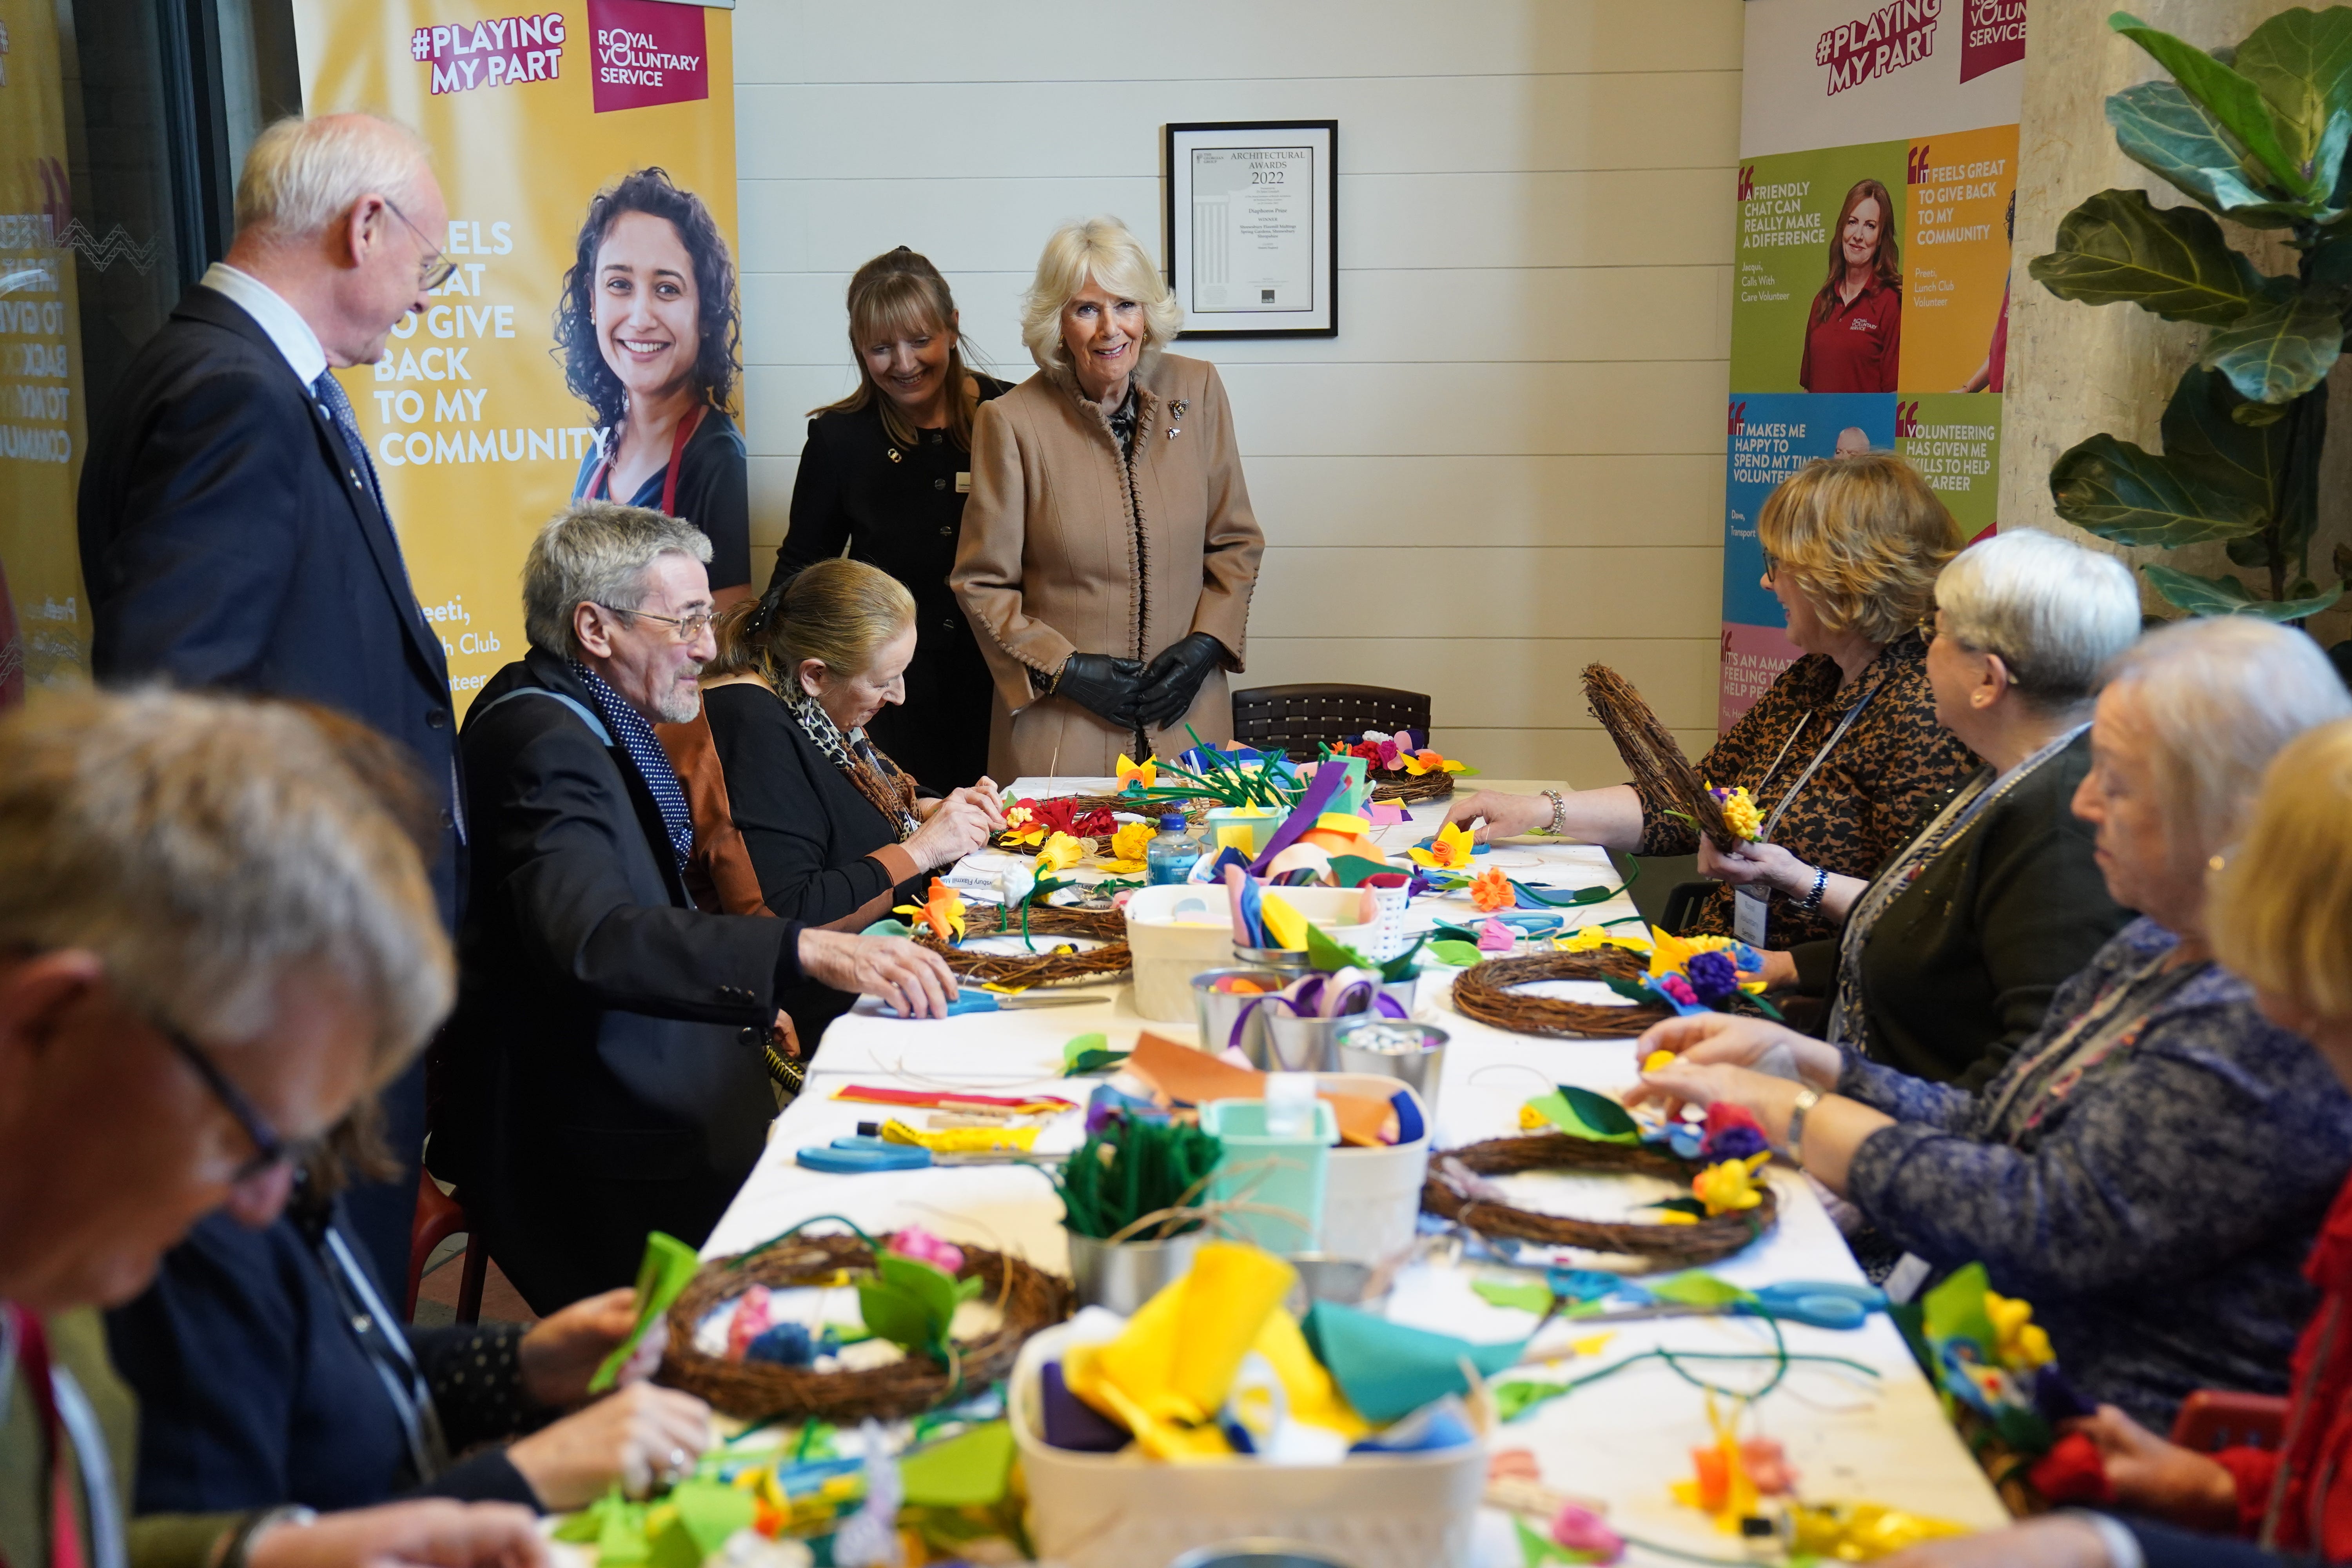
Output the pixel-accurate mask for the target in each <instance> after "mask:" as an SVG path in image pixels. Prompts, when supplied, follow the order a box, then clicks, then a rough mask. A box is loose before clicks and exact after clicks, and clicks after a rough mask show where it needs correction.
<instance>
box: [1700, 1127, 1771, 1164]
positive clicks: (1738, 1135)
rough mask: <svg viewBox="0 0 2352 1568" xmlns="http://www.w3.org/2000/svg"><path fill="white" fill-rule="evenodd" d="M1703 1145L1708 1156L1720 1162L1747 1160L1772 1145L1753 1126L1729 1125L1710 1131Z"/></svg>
mask: <svg viewBox="0 0 2352 1568" xmlns="http://www.w3.org/2000/svg"><path fill="white" fill-rule="evenodd" d="M1701 1147H1702V1149H1703V1151H1704V1152H1705V1156H1706V1158H1707V1159H1709V1160H1714V1161H1717V1162H1720V1161H1724V1160H1745V1159H1748V1158H1749V1157H1751V1156H1753V1155H1757V1154H1761V1153H1762V1152H1764V1151H1765V1150H1767V1149H1769V1148H1770V1147H1771V1145H1770V1144H1769V1143H1767V1142H1764V1134H1762V1133H1761V1132H1759V1131H1756V1129H1754V1128H1753V1127H1727V1128H1725V1129H1724V1130H1723V1131H1720V1132H1711V1133H1709V1134H1708V1135H1707V1138H1706V1142H1705V1143H1704V1144H1703V1145H1702V1146H1701Z"/></svg>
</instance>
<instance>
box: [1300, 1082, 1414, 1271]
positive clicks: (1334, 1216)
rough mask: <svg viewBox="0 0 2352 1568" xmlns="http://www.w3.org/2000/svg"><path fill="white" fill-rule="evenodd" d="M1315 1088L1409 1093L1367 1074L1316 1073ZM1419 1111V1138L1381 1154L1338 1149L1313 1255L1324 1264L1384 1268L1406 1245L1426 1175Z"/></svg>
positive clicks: (1336, 1091)
mask: <svg viewBox="0 0 2352 1568" xmlns="http://www.w3.org/2000/svg"><path fill="white" fill-rule="evenodd" d="M1315 1087H1316V1088H1318V1089H1321V1090H1323V1091H1324V1092H1325V1093H1327V1094H1360V1095H1371V1096H1377V1097H1378V1098H1380V1099H1381V1100H1391V1099H1393V1098H1395V1096H1396V1094H1397V1091H1398V1090H1400V1089H1402V1090H1403V1091H1404V1092H1405V1093H1407V1094H1412V1089H1411V1088H1409V1087H1408V1086H1407V1085H1405V1084H1403V1083H1401V1082H1399V1081H1398V1080H1397V1079H1392V1078H1377V1077H1374V1076H1373V1075H1371V1074H1370V1073H1344V1072H1322V1073H1317V1074H1316V1075H1315ZM1420 1100H1421V1097H1420V1096H1418V1095H1414V1096H1413V1103H1414V1105H1415V1107H1416V1108H1417V1109H1418V1110H1420V1111H1421V1123H1422V1132H1421V1136H1420V1137H1419V1138H1417V1139H1415V1140H1413V1141H1412V1142H1410V1143H1396V1144H1391V1145H1389V1146H1388V1147H1386V1148H1381V1149H1350V1148H1339V1149H1334V1150H1332V1151H1331V1158H1330V1161H1329V1163H1328V1168H1327V1170H1326V1172H1325V1174H1324V1177H1323V1231H1322V1236H1321V1237H1320V1239H1318V1241H1317V1243H1316V1250H1317V1251H1318V1252H1320V1253H1322V1254H1323V1255H1324V1256H1325V1257H1327V1258H1352V1259H1354V1260H1355V1261H1356V1262H1359V1263H1371V1264H1379V1263H1383V1262H1386V1261H1387V1260H1388V1259H1389V1258H1393V1257H1394V1256H1396V1255H1397V1254H1398V1253H1400V1252H1402V1251H1403V1250H1404V1249H1405V1248H1406V1247H1410V1246H1412V1239H1413V1227H1414V1226H1415V1224H1416V1223H1417V1219H1418V1216H1419V1215H1420V1213H1421V1187H1422V1182H1423V1179H1424V1178H1425V1177H1426V1176H1427V1175H1428V1174H1429V1132H1430V1127H1429V1109H1428V1107H1426V1106H1423V1105H1422V1104H1421V1103H1420Z"/></svg>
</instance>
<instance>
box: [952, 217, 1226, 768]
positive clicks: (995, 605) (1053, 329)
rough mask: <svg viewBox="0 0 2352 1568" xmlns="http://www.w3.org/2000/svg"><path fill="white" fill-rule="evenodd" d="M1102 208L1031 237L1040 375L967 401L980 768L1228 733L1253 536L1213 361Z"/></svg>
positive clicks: (1107, 763)
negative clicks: (988, 684) (1181, 353)
mask: <svg viewBox="0 0 2352 1568" xmlns="http://www.w3.org/2000/svg"><path fill="white" fill-rule="evenodd" d="M1183 319H1184V313H1183V310H1182V308H1181V307H1180V306H1179V305H1178V304H1177V303H1176V301H1175V300H1174V298H1173V297H1171V295H1170V293H1169V291H1168V288H1167V285H1166V284H1165V283H1164V282H1163V281H1162V280H1161V279H1160V273H1159V270H1158V268H1155V267H1153V265H1152V264H1151V259H1150V257H1148V256H1147V255H1145V254H1144V250H1143V247H1142V246H1140V245H1139V244H1138V243H1137V242H1136V238H1135V237H1134V236H1133V235H1131V234H1129V232H1128V231H1127V229H1126V228H1125V227H1124V226H1121V225H1120V224H1119V223H1118V220H1117V219H1115V218H1093V219H1090V220H1088V221H1087V222H1085V223H1079V224H1072V225H1070V226H1067V227H1066V228H1063V229H1061V230H1060V231H1058V232H1057V233H1056V234H1055V236H1054V237H1053V238H1052V239H1050V240H1048V241H1047V242H1046V244H1045V255H1044V256H1043V257H1042V258H1039V260H1038V263H1037V277H1036V281H1035V282H1034V284H1033V285H1032V286H1031V288H1030V290H1029V294H1028V297H1027V299H1026V300H1025V301H1024V310H1023V317H1022V336H1023V338H1024V340H1025V341H1026V342H1027V343H1028V345H1029V353H1030V354H1031V356H1032V357H1033V358H1034V359H1035V360H1036V362H1037V367H1038V374H1035V375H1034V376H1032V377H1030V378H1029V380H1027V381H1025V382H1024V383H1022V384H1020V385H1019V386H1017V387H1014V388H1013V390H1012V391H1011V392H1008V393H1006V394H1005V395H1003V396H1002V397H999V398H996V399H994V400H993V401H992V402H989V403H984V404H982V405H981V407H980V411H979V417H978V420H977V422H976V423H975V424H974V426H973V428H972V444H971V501H970V503H969V504H968V505H967V506H966V507H965V509H964V521H963V539H962V542H961V547H960V548H959V549H958V550H957V552H956V564H955V572H954V574H953V575H952V576H951V577H950V579H949V581H950V583H951V584H953V586H954V588H955V592H956V597H957V598H958V599H959V600H960V601H961V603H962V605H963V607H964V612H965V614H966V616H969V617H970V619H971V625H972V626H973V628H974V629H975V630H976V631H978V632H980V633H981V637H980V645H981V652H982V655H983V656H984V657H985V658H987V660H988V666H989V672H990V674H991V675H992V677H993V678H994V683H995V697H994V700H993V702H992V717H991V722H990V727H989V746H988V757H989V771H990V773H992V774H993V775H995V776H996V777H998V778H1001V779H1013V778H1019V777H1023V776H1039V775H1045V774H1063V775H1076V776H1095V775H1106V774H1108V773H1111V772H1112V768H1113V764H1114V762H1115V759H1116V758H1117V757H1118V754H1119V753H1120V752H1126V753H1127V754H1129V755H1130V756H1133V757H1136V758H1141V757H1144V756H1146V755H1149V754H1150V752H1152V751H1154V750H1162V749H1164V750H1165V751H1167V752H1170V753H1171V754H1172V753H1173V752H1179V751H1181V750H1183V749H1184V748H1185V747H1186V746H1189V745H1190V744H1192V741H1191V738H1190V737H1189V736H1188V735H1186V733H1185V726H1186V725H1187V724H1190V725H1191V726H1192V728H1193V729H1194V730H1195V731H1198V732H1199V734H1200V736H1201V738H1202V740H1204V741H1211V742H1225V741H1230V740H1231V739H1232V738H1233V723H1234V718H1233V701H1232V698H1231V695H1230V694H1229V692H1228V691H1227V689H1226V685H1225V672H1226V671H1228V670H1233V671H1236V672H1238V671H1239V670H1240V669H1241V668H1242V658H1243V655H1244V651H1245V650H1244V634H1245V632H1246V630H1247V627H1248V622H1249V599H1250V590H1251V589H1252V588H1253V587H1254V586H1255V584H1256V582H1257V564H1258V557H1259V555H1260V554H1262V553H1263V552H1264V551H1265V538H1264V536H1263V535H1261V534H1260V533H1259V532H1258V527H1257V519H1256V518H1255V516H1254V515H1253V514H1252V513H1251V511H1250V503H1249V491H1248V489H1247V488H1246V487H1245V486H1244V484H1243V482H1242V467H1241V458H1240V456H1239V454H1238V453H1237V452H1236V451H1235V450H1234V434H1233V414H1232V408H1231V405H1229V404H1227V402H1226V401H1225V388H1224V384H1223V382H1221V381H1219V380H1218V379H1217V371H1216V367H1215V366H1214V365H1212V364H1210V363H1207V362H1205V361H1202V360H1192V359H1180V358H1178V357H1177V356H1176V355H1174V354H1169V353H1161V352H1160V351H1161V349H1162V348H1163V347H1164V345H1165V344H1166V343H1167V342H1168V341H1169V340H1170V339H1171V338H1172V337H1173V336H1175V334H1176V331H1177V329H1178V328H1179V327H1180V326H1181V324H1182V322H1183Z"/></svg>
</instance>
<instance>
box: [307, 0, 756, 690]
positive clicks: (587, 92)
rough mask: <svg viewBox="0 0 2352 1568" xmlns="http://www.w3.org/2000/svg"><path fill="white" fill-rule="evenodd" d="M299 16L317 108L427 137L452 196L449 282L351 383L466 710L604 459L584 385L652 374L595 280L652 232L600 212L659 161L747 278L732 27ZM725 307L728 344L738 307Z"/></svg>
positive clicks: (670, 228)
mask: <svg viewBox="0 0 2352 1568" xmlns="http://www.w3.org/2000/svg"><path fill="white" fill-rule="evenodd" d="M294 16H295V23H296V27H297V36H298V40H299V51H300V59H301V69H302V86H303V102H304V107H305V109H306V110H307V112H309V113H310V114H313V115H318V114H327V113H333V112H337V111H340V110H372V111H373V112H376V113H380V114H387V115H390V116H391V117H392V118H394V119H395V120H398V121H403V122H404V123H405V124H407V125H409V126H411V127H413V128H415V130H416V131H418V132H421V133H422V134H423V135H424V137H425V140H426V142H429V143H430V144H431V146H432V149H433V163H434V172H435V174H436V175H437V176H438V177H439V179H440V182H441V189H442V192H443V195H445V196H446V199H447V203H448V210H449V219H448V225H447V227H446V230H445V231H442V232H439V233H436V234H434V235H432V236H431V238H432V240H433V241H434V243H435V244H436V245H437V246H439V247H440V248H441V249H442V251H443V253H444V254H445V255H446V257H447V258H448V259H449V260H450V261H452V262H454V263H455V264H456V265H457V270H456V272H455V273H454V274H452V275H451V277H450V279H449V280H448V282H447V283H446V285H444V286H443V287H442V288H441V289H437V290H436V293H435V297H434V300H433V303H432V307H431V308H430V309H429V310H426V311H425V313H424V314H423V315H422V316H421V317H419V316H414V315H412V316H410V317H408V318H406V319H404V321H402V322H401V323H400V325H399V326H398V327H396V328H394V331H393V336H392V340H391V344H390V347H389V350H388V352H387V353H385V355H384V358H383V362H382V363H378V364H375V365H373V366H367V365H362V366H359V367H357V368H354V369H352V370H348V371H344V372H341V373H340V374H341V379H342V382H343V385H344V388H345V390H347V391H348V392H349V393H350V395H351V399H352V406H353V408H354V409H356V410H357V412H358V415H359V422H360V428H361V430H362V433H363V434H364V435H365V436H366V437H367V441H368V447H369V449H370V452H371V453H372V455H373V458H374V462H375V468H376V474H377V476H378V478H379V479H380V481H381V482H382V484H383V491H384V500H385V501H386V504H387V505H388V506H389V508H390V510H391V512H392V518H393V523H394V528H395V529H396V530H397V531H398V532H399V534H400V542H401V548H402V550H403V552H404V553H405V554H406V556H407V560H408V570H409V574H410V577H411V579H412V581H413V582H414V583H415V588H416V595H417V598H418V600H419V602H420V603H422V604H423V605H424V606H425V616H426V618H427V619H428V620H429V621H430V622H431V623H432V624H433V625H434V626H436V629H437V630H438V631H439V632H440V635H441V642H442V647H443V648H444V649H445V651H446V654H447V656H448V660H449V672H450V686H451V687H452V689H453V690H454V692H455V693H456V700H457V704H458V706H459V708H460V710H462V709H463V708H464V706H465V705H466V704H467V702H468V701H470V700H471V698H470V696H469V694H470V693H471V692H473V691H475V690H478V689H479V688H480V687H481V685H482V682H483V681H484V680H485V679H488V677H489V676H490V675H492V674H494V673H495V672H496V671H497V670H498V669H499V667H501V666H502V665H505V664H507V663H509V661H511V660H513V659H516V658H520V657H521V656H522V652H523V647H524V638H523V626H522V603H521V596H520V589H519V586H518V582H519V574H520V570H521V566H522V560H523V553H524V552H525V551H526V550H527V549H528V548H529V546H530V540H531V536H532V534H533V533H534V532H535V531H537V530H538V528H539V526H540V525H541V523H543V522H545V521H547V519H548V518H549V517H550V516H551V515H552V514H553V513H554V512H555V511H557V510H559V509H561V508H562V506H563V505H564V504H565V502H566V501H568V500H570V499H571V498H572V495H573V494H574V493H575V491H577V490H578V489H580V488H581V487H582V486H583V484H585V483H587V482H588V481H589V480H590V479H591V478H592V475H593V471H594V470H595V468H597V461H598V457H597V455H598V452H599V449H600V438H601V432H600V426H606V425H607V424H608V421H607V420H606V419H604V417H601V416H600V415H599V413H598V412H597V408H596V406H595V405H593V402H592V400H591V399H589V398H588V397H585V396H583V395H580V394H578V393H575V391H574V390H573V387H574V386H575V385H583V386H590V387H593V385H594V384H597V383H598V382H599V381H600V380H601V381H602V382H603V384H604V386H605V387H606V388H607V396H606V399H605V406H606V407H607V408H608V409H609V408H611V407H612V406H613V405H614V398H615V397H617V396H618V394H617V393H614V392H612V391H611V390H610V389H611V388H613V387H614V384H615V378H617V380H618V381H619V382H629V381H631V378H632V376H633V375H638V374H643V372H642V368H641V367H639V368H637V369H635V370H633V369H632V368H631V367H630V366H628V365H626V364H624V363H621V362H622V361H623V360H624V359H625V358H626V357H627V355H628V354H629V353H631V352H632V351H633V347H634V348H636V349H642V347H643V345H631V344H629V343H628V342H627V339H626V334H627V331H628V329H627V328H625V326H623V325H621V324H620V315H619V313H618V312H616V310H615V309H614V305H613V300H614V299H615V298H616V297H617V296H616V294H615V291H614V289H612V288H611V287H609V286H607V287H600V286H599V284H600V280H601V279H604V274H605V272H606V271H607V270H609V268H605V267H604V265H603V264H604V263H605V262H608V261H609V260H610V259H611V257H610V255H609V254H608V251H609V247H611V246H612V245H613V244H614V243H617V242H616V241H615V240H614V236H635V237H636V238H638V239H642V238H643V235H642V234H641V233H639V230H640V229H641V228H642V227H643V226H642V225H639V226H636V227H634V228H633V227H629V226H624V225H622V224H619V223H611V222H608V223H606V224H605V225H604V227H603V229H602V230H601V237H600V231H599V230H598V229H597V228H596V227H594V226H592V225H591V221H590V220H591V208H592V204H593V202H594V201H595V198H596V197H597V195H598V194H599V193H600V192H604V191H608V190H610V189H612V188H613V187H614V186H615V185H616V184H618V183H620V182H622V181H623V180H625V179H626V178H627V177H628V176H630V175H632V174H637V173H638V172H640V171H643V170H646V169H648V168H655V169H659V170H661V171H663V172H664V173H665V174H667V179H668V182H669V183H671V184H674V185H675V186H677V188H678V189H679V190H680V191H683V192H684V193H686V194H687V195H688V196H689V197H690V198H692V201H691V202H690V203H689V204H688V208H689V209H690V216H689V217H688V219H687V220H686V221H681V222H671V221H669V220H667V219H664V220H661V222H660V223H658V224H657V225H656V228H657V229H658V231H659V232H658V235H657V236H656V238H657V239H658V240H659V242H660V243H661V244H662V245H665V246H675V247H683V248H684V249H685V250H686V251H688V252H699V251H700V250H704V249H707V248H708V247H709V246H710V245H712V244H713V243H717V244H719V245H721V246H723V247H724V250H723V257H724V258H725V259H726V260H727V262H728V265H727V267H726V268H725V276H728V277H730V278H731V277H732V275H733V270H734V269H733V265H732V256H733V252H734V248H735V234H736V226H735V76H734V61H733V53H732V39H731V37H730V23H731V21H732V18H731V17H730V15H729V13H728V12H726V11H724V10H719V9H706V8H705V7H703V6H700V5H682V4H674V3H671V0H564V3H563V4H562V5H554V6H550V7H548V8H545V9H541V10H532V11H528V12H524V13H520V14H513V15H509V14H503V13H497V12H493V11H490V10H488V9H485V8H484V7H483V6H482V5H478V4H476V3H475V0H295V4H294ZM704 215H707V216H708V219H709V222H708V223H706V222H704V221H703V218H704ZM714 236H715V240H714ZM692 259H693V260H694V262H695V263H696V265H695V267H694V268H690V269H688V270H689V273H690V277H689V279H688V281H687V282H686V283H685V284H684V285H683V287H684V288H685V289H687V290H688V292H690V291H691V290H692V289H693V288H694V286H695V285H694V283H693V282H692V280H691V279H693V278H707V277H709V276H711V275H712V274H711V273H709V271H707V270H705V268H704V265H703V264H704V263H706V262H707V261H708V260H709V258H708V257H705V256H702V255H700V254H695V255H693V256H692ZM575 271H576V272H577V276H576V277H575V276H574V274H575ZM657 291H658V290H656V289H648V296H649V297H650V296H651V295H652V294H653V293H655V292H657ZM718 303H719V306H720V307H721V310H720V313H721V314H723V316H724V327H725V328H726V330H727V331H728V332H729V334H730V335H731V332H732V329H733V324H734V320H735V310H736V302H735V300H733V299H731V298H730V299H727V300H723V301H719V302H718ZM686 308H687V309H688V311H689V317H688V323H689V324H688V331H691V330H692V327H691V320H692V317H691V313H690V312H691V310H692V309H693V308H694V301H693V300H688V301H687V303H686ZM705 320H706V321H708V320H709V316H708V315H706V317H705ZM687 357H688V359H691V358H692V354H691V353H690V352H689V353H688V356H687ZM599 362H603V363H602V364H601V367H600V363H599ZM739 385H740V382H739ZM733 412H734V413H735V415H736V416H737V421H738V423H739V424H740V408H737V409H734V410H733ZM599 493H602V492H601V491H600V492H599ZM616 493H617V492H616ZM620 499H623V500H627V499H629V497H628V496H627V495H621V497H620Z"/></svg>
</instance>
